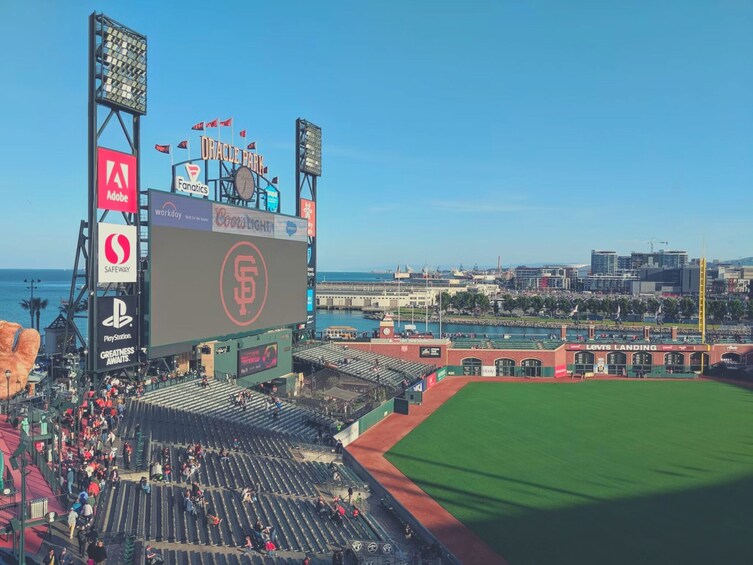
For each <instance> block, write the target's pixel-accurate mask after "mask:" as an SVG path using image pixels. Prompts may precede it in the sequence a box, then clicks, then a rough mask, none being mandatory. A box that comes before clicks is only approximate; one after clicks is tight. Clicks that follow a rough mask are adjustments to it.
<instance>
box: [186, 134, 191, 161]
mask: <svg viewBox="0 0 753 565" xmlns="http://www.w3.org/2000/svg"><path fill="white" fill-rule="evenodd" d="M186 149H188V161H189V162H190V161H191V140H190V139H189V140H188V141H186Z"/></svg>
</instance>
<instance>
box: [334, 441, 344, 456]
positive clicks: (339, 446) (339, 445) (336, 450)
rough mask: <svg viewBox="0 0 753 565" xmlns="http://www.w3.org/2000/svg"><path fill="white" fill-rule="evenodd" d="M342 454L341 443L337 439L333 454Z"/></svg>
mask: <svg viewBox="0 0 753 565" xmlns="http://www.w3.org/2000/svg"><path fill="white" fill-rule="evenodd" d="M342 452H343V442H342V441H340V440H339V439H338V440H337V443H336V444H335V453H338V454H339V453H342Z"/></svg>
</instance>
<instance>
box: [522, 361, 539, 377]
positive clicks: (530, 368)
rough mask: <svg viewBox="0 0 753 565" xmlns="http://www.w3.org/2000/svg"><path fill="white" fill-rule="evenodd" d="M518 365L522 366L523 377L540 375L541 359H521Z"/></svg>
mask: <svg viewBox="0 0 753 565" xmlns="http://www.w3.org/2000/svg"><path fill="white" fill-rule="evenodd" d="M520 366H521V367H522V368H523V376H524V377H540V376H541V361H539V360H538V359H523V361H521V362H520Z"/></svg>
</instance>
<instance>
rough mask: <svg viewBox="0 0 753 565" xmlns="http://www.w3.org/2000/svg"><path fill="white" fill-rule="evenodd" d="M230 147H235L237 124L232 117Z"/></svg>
mask: <svg viewBox="0 0 753 565" xmlns="http://www.w3.org/2000/svg"><path fill="white" fill-rule="evenodd" d="M230 145H235V122H234V121H233V118H232V116H231V117H230Z"/></svg>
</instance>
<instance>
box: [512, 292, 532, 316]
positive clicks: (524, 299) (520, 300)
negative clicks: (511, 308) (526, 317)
mask: <svg viewBox="0 0 753 565" xmlns="http://www.w3.org/2000/svg"><path fill="white" fill-rule="evenodd" d="M515 307H516V308H517V309H518V310H521V311H522V312H523V314H525V313H526V312H528V310H529V309H530V308H531V299H530V298H529V297H528V296H518V297H517V298H516V299H515Z"/></svg>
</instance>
